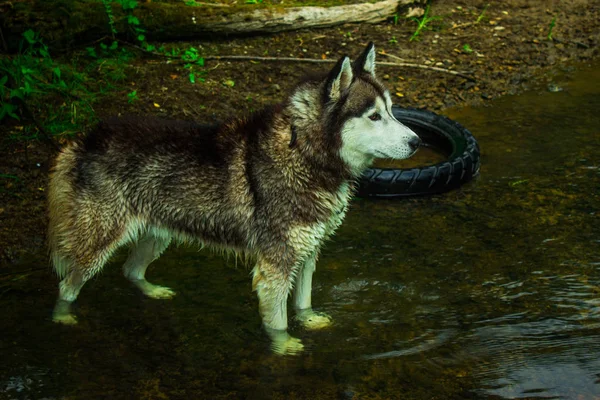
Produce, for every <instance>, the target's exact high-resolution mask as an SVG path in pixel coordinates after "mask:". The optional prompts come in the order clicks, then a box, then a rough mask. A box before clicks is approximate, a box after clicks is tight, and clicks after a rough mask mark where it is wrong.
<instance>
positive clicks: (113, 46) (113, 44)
mask: <svg viewBox="0 0 600 400" xmlns="http://www.w3.org/2000/svg"><path fill="white" fill-rule="evenodd" d="M118 47H119V42H117V41H116V40H115V41H113V42H112V44H111V45H110V47H109V50H116V49H117V48H118Z"/></svg>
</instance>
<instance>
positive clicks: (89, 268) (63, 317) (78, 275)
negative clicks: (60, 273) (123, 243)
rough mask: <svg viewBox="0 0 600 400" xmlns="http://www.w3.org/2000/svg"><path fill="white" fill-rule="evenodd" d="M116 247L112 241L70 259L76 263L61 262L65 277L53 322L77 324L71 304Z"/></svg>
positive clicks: (60, 287)
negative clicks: (102, 246) (100, 247)
mask: <svg viewBox="0 0 600 400" xmlns="http://www.w3.org/2000/svg"><path fill="white" fill-rule="evenodd" d="M117 247H118V241H117V240H113V241H110V244H109V245H107V246H105V247H104V248H102V249H99V250H95V251H91V252H89V253H86V254H80V255H79V256H78V257H73V258H72V259H73V260H77V261H72V262H71V261H66V259H63V261H62V262H63V263H65V264H66V265H64V268H65V271H66V275H65V277H64V279H63V280H62V281H60V284H59V293H58V300H57V301H56V305H55V306H54V311H53V313H52V320H53V321H54V322H58V323H62V324H66V325H74V324H76V323H77V318H75V316H74V315H73V314H72V313H71V304H72V303H73V302H74V301H75V299H77V296H78V295H79V292H80V291H81V288H82V287H83V285H84V284H85V282H87V281H88V280H90V278H92V277H93V276H94V275H96V273H98V272H99V271H100V270H101V269H102V267H103V266H104V264H106V261H108V259H109V258H110V256H111V255H112V253H113V252H114V251H115V250H116V249H117ZM54 259H55V260H57V259H59V257H58V256H56V255H55V257H54ZM55 262H56V261H55Z"/></svg>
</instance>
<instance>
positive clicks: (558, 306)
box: [0, 68, 600, 399]
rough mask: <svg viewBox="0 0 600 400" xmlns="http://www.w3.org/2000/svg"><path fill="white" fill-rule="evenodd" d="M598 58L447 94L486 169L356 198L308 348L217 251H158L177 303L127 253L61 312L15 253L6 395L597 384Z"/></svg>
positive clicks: (156, 395) (368, 393)
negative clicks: (136, 279)
mask: <svg viewBox="0 0 600 400" xmlns="http://www.w3.org/2000/svg"><path fill="white" fill-rule="evenodd" d="M599 71H600V68H596V69H584V70H582V71H580V72H578V73H575V74H573V73H569V74H566V75H564V76H557V77H555V78H554V79H555V80H556V82H555V83H557V84H558V85H560V86H561V87H562V88H563V89H564V90H563V91H561V92H556V93H551V92H548V91H546V90H539V91H537V92H531V93H528V94H525V95H521V96H516V97H505V98H503V99H499V100H497V101H493V102H492V103H490V106H488V107H484V108H465V109H460V110H451V111H449V112H448V115H449V116H450V117H451V118H454V119H456V120H457V121H459V122H461V123H462V124H463V125H465V126H467V127H468V128H469V129H470V130H471V131H472V132H473V133H474V134H475V136H476V137H477V138H478V140H479V143H480V145H481V149H482V167H481V176H480V177H479V178H478V179H477V180H476V181H475V182H473V183H471V184H468V185H466V186H464V187H463V188H461V189H460V190H457V191H454V192H451V193H447V194H444V195H440V196H434V197H427V198H419V199H409V200H406V199H404V200H393V201H392V200H389V201H370V200H357V201H355V202H354V204H353V207H352V210H351V212H350V213H349V214H348V217H347V219H346V221H345V223H344V225H343V226H342V227H341V228H340V230H339V232H338V234H337V235H336V237H335V239H334V240H333V241H331V242H330V243H328V244H327V246H326V247H325V248H324V250H323V253H322V256H321V260H320V262H319V264H318V268H317V273H316V276H315V279H316V284H315V288H314V304H315V306H316V308H317V309H319V310H321V311H325V312H327V313H329V314H331V315H332V316H333V317H334V319H335V325H334V326H333V328H332V329H330V330H327V331H322V332H305V331H303V330H301V329H300V328H299V327H298V326H292V327H291V332H292V334H294V335H296V336H298V337H301V338H302V339H303V341H304V343H305V344H306V345H307V351H306V352H305V354H303V355H301V356H299V357H277V356H273V355H272V354H271V353H270V352H269V349H268V340H267V338H266V337H265V335H264V334H263V332H262V330H261V327H260V319H259V317H258V311H257V308H258V305H257V300H256V298H255V295H254V294H253V293H252V292H251V287H250V286H251V282H250V281H251V280H250V276H249V270H248V269H247V268H245V267H244V266H243V265H241V263H239V262H238V263H236V262H235V260H233V259H230V260H226V259H223V258H222V257H220V256H219V255H215V254H212V253H210V252H208V251H197V250H196V249H193V248H183V247H182V248H176V247H174V248H171V249H169V250H168V251H167V252H166V254H165V255H164V256H163V257H162V258H161V259H160V260H158V261H156V262H155V264H153V266H152V267H151V268H150V272H149V279H150V280H151V281H154V282H156V283H160V284H164V285H166V286H170V287H172V288H174V289H175V290H176V291H177V292H178V295H177V296H176V298H175V299H173V300H172V301H158V300H150V299H146V298H144V297H142V296H141V295H139V294H138V293H137V292H136V291H135V290H134V289H133V287H131V286H130V285H129V284H128V283H127V282H126V281H125V279H123V278H122V277H121V274H120V265H121V264H122V262H123V261H124V256H123V255H121V256H120V257H117V258H116V259H115V260H114V261H113V262H111V264H110V265H108V266H107V267H106V268H105V270H104V271H105V272H104V273H102V274H100V276H99V277H98V278H97V279H94V280H93V281H92V282H90V283H88V284H87V285H86V286H85V288H84V289H83V291H82V293H81V296H80V298H79V300H78V302H77V308H76V312H77V314H78V316H79V320H80V323H79V325H78V326H76V327H64V326H58V325H55V324H53V323H52V322H51V321H50V312H51V308H52V305H53V302H54V300H55V296H56V290H57V289H56V280H55V278H54V277H53V276H52V274H51V273H50V271H49V270H48V269H45V268H44V269H41V270H37V269H36V270H32V271H29V272H27V271H26V270H27V269H28V268H39V267H40V266H44V264H43V262H44V261H43V254H42V253H40V255H37V256H34V257H33V258H34V260H37V264H33V263H32V265H31V266H27V265H21V266H18V267H13V268H12V270H11V269H6V268H5V269H3V270H2V271H3V275H0V307H1V308H2V310H3V321H2V324H1V325H0V333H1V336H0V358H1V360H2V361H1V365H2V368H1V369H0V398H6V399H41V398H46V399H59V398H68V399H91V398H115V399H118V398H123V399H131V398H139V399H191V398H193V399H196V398H198V399H225V398H227V399H238V398H247V399H338V398H339V399H433V398H435V399H463V398H476V399H479V398H481V399H487V398H490V399H513V398H518V399H536V398H539V399H596V398H600V224H599V223H598V222H599V221H598V219H599V215H598V210H599V209H600V198H599V195H598V193H599V189H600V128H598V126H599V122H600V118H599V110H600V73H599ZM16 271H25V272H24V273H20V274H14V272H16Z"/></svg>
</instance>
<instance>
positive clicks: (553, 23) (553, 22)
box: [548, 17, 556, 40]
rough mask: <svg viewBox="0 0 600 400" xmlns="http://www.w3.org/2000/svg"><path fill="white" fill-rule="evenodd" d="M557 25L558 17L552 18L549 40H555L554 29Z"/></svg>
mask: <svg viewBox="0 0 600 400" xmlns="http://www.w3.org/2000/svg"><path fill="white" fill-rule="evenodd" d="M555 26H556V17H554V18H552V21H550V25H549V27H548V40H554V39H553V38H552V30H553V29H554V27H555Z"/></svg>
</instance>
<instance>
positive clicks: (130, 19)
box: [127, 15, 140, 25]
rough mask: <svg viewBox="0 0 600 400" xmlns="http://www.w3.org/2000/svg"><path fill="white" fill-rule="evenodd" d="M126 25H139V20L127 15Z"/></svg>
mask: <svg viewBox="0 0 600 400" xmlns="http://www.w3.org/2000/svg"><path fill="white" fill-rule="evenodd" d="M127 23H128V24H129V25H139V24H140V20H139V19H138V17H136V16H135V15H128V16H127Z"/></svg>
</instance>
